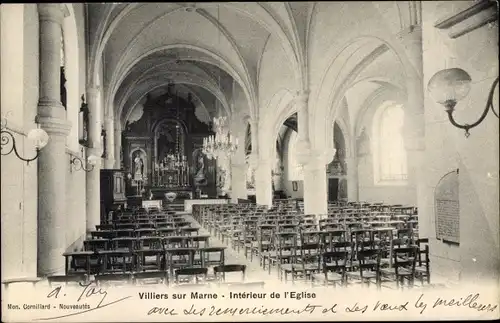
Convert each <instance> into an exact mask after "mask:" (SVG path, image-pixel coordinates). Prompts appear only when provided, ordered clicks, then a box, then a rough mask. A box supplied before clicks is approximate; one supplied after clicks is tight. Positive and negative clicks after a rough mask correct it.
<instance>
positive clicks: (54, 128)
mask: <svg viewBox="0 0 500 323" xmlns="http://www.w3.org/2000/svg"><path fill="white" fill-rule="evenodd" d="M38 123H39V124H40V127H41V128H42V129H43V130H45V131H46V132H47V133H48V134H49V136H67V135H68V134H69V132H70V130H71V122H69V121H68V120H66V119H59V118H53V117H44V116H40V117H38Z"/></svg>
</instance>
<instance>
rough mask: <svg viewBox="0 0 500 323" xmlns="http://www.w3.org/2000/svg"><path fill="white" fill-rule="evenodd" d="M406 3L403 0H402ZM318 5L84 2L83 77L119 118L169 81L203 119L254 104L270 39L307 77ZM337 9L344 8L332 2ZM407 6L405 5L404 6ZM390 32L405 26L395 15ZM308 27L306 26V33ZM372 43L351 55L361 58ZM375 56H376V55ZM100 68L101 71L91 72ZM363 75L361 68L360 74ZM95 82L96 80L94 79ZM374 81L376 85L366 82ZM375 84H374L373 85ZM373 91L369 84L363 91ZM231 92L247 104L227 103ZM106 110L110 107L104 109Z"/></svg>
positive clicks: (384, 66)
mask: <svg viewBox="0 0 500 323" xmlns="http://www.w3.org/2000/svg"><path fill="white" fill-rule="evenodd" d="M391 3H392V4H391V5H373V6H372V5H369V7H367V8H368V9H367V13H371V14H377V15H380V17H381V18H382V17H386V16H390V15H393V14H395V15H398V13H397V11H398V10H399V11H400V8H401V6H405V5H403V4H398V5H395V4H394V2H391ZM405 3H406V2H405ZM320 5H323V4H322V3H321V2H260V3H259V2H221V3H191V2H182V3H130V4H128V3H96V4H94V3H92V4H87V11H88V12H87V13H88V26H89V40H88V41H89V44H90V53H89V54H90V55H89V57H90V59H89V76H90V78H91V82H94V83H102V84H99V85H100V86H101V87H102V88H103V93H104V107H105V108H106V109H110V111H109V113H110V112H111V111H112V112H113V113H114V115H115V116H117V117H119V118H120V120H121V122H122V123H124V122H125V121H126V120H127V118H129V116H130V115H133V114H134V109H136V108H137V107H138V106H139V107H140V105H141V104H142V103H143V102H144V99H145V96H146V94H148V93H150V92H153V93H154V95H161V93H165V92H166V88H167V86H168V85H169V84H175V85H176V88H177V89H178V91H179V93H180V95H181V96H187V95H188V93H191V94H192V96H193V102H195V105H196V106H197V107H199V111H200V113H201V114H203V115H204V116H205V117H204V118H206V117H207V116H208V117H210V118H211V117H214V116H215V115H216V114H218V113H223V114H230V113H232V112H233V109H240V110H244V111H238V113H240V112H242V114H243V115H249V116H252V115H254V114H255V111H256V110H257V109H258V105H259V104H258V99H257V98H258V84H259V75H260V63H261V60H262V57H263V54H264V52H265V51H266V45H267V44H268V42H269V40H270V39H271V38H273V39H275V40H277V42H278V43H279V44H280V45H281V48H282V49H283V52H284V53H285V57H286V60H287V64H288V65H289V66H291V67H292V69H293V70H294V71H295V73H296V74H297V75H299V76H302V77H299V79H304V80H307V76H304V75H303V73H305V71H304V69H305V66H307V62H306V61H307V55H306V53H307V44H308V42H309V38H310V35H309V32H310V30H312V29H311V28H310V26H311V21H312V19H313V16H314V15H315V14H317V13H318V12H320V11H321V8H319V6H320ZM338 5H339V6H344V5H341V4H338ZM406 6H408V3H407V4H406ZM399 16H401V14H399ZM398 21H399V25H398V26H392V25H391V26H390V27H391V28H395V29H397V28H398V27H400V26H403V25H405V24H408V23H407V22H406V21H404V19H401V18H400V19H399V20H398ZM311 32H312V31H311ZM377 46H380V43H378V44H376V43H374V44H371V45H369V46H365V47H364V48H363V50H362V51H361V50H360V51H358V52H357V53H356V55H359V56H360V57H361V58H362V57H364V56H367V55H369V54H370V52H372V51H373V50H374V49H376V48H377ZM382 54H383V53H382ZM384 55H385V56H389V57H388V58H386V59H385V60H383V59H377V60H378V63H377V66H375V67H373V68H372V73H371V74H374V73H375V74H376V73H378V71H382V72H383V71H385V70H388V69H389V68H388V66H390V65H391V62H392V58H391V57H390V55H388V54H383V55H381V57H382V56H384ZM99 70H102V71H103V72H102V75H99V74H98V73H95V71H99ZM369 74H370V72H369V71H368V72H367V73H365V75H367V77H368V75H369ZM98 79H99V81H97V80H98ZM373 84H375V85H376V83H373ZM380 84H382V83H379V85H380ZM371 90H374V89H371ZM235 91H240V92H242V93H244V97H245V98H246V101H247V104H245V105H241V104H239V105H238V107H237V108H236V107H235V104H234V103H232V99H233V96H234V93H235ZM111 109H113V110H111Z"/></svg>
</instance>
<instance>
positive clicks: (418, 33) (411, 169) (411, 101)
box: [398, 26, 431, 238]
mask: <svg viewBox="0 0 500 323" xmlns="http://www.w3.org/2000/svg"><path fill="white" fill-rule="evenodd" d="M398 37H399V39H400V41H401V43H402V44H403V46H404V48H405V50H406V53H407V56H408V59H409V64H410V65H411V66H406V70H407V76H406V80H407V81H406V88H407V93H408V100H407V103H406V109H405V127H404V128H405V134H404V136H405V146H406V152H407V160H408V182H409V183H412V184H414V187H415V191H416V197H415V199H416V206H417V207H419V210H424V209H425V196H426V192H425V190H426V189H425V187H426V185H425V177H424V176H425V175H424V174H423V173H424V165H423V156H424V152H425V116H424V87H423V80H422V76H423V60H422V28H421V27H420V26H414V27H413V28H411V29H408V30H404V31H403V32H401V33H400V34H399V35H398ZM418 219H419V223H418V226H419V236H420V237H422V238H427V237H429V234H430V228H431V219H430V217H429V216H425V214H421V215H420V216H419V217H418Z"/></svg>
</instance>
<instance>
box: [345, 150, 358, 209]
mask: <svg viewBox="0 0 500 323" xmlns="http://www.w3.org/2000/svg"><path fill="white" fill-rule="evenodd" d="M351 155H354V156H350V157H347V158H346V159H345V161H346V164H347V199H348V200H349V201H352V202H356V201H358V200H359V189H358V157H357V156H356V152H351Z"/></svg>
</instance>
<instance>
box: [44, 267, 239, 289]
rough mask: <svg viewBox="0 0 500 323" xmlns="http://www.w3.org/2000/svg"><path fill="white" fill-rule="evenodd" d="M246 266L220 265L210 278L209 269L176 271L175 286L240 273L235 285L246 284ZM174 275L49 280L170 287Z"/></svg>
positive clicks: (72, 276) (107, 275) (146, 273)
mask: <svg viewBox="0 0 500 323" xmlns="http://www.w3.org/2000/svg"><path fill="white" fill-rule="evenodd" d="M245 272H246V266H245V265H233V264H227V265H218V266H215V267H213V275H212V276H209V268H208V267H184V268H179V269H175V271H174V273H173V278H174V280H173V282H172V283H174V284H176V285H178V284H182V283H192V282H193V280H194V281H195V283H200V282H209V281H215V282H218V283H221V282H226V274H228V273H240V279H239V280H237V281H236V282H233V283H242V282H245ZM171 275H172V273H171V272H170V271H168V270H153V271H131V272H127V273H105V274H96V275H88V274H81V273H75V274H69V275H53V276H48V277H47V280H48V283H49V285H50V286H51V287H52V286H53V285H55V284H64V285H68V284H71V283H82V284H89V283H92V282H95V283H96V285H103V284H116V283H128V284H134V285H150V284H165V285H169V284H170V283H171V282H170V277H171Z"/></svg>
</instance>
